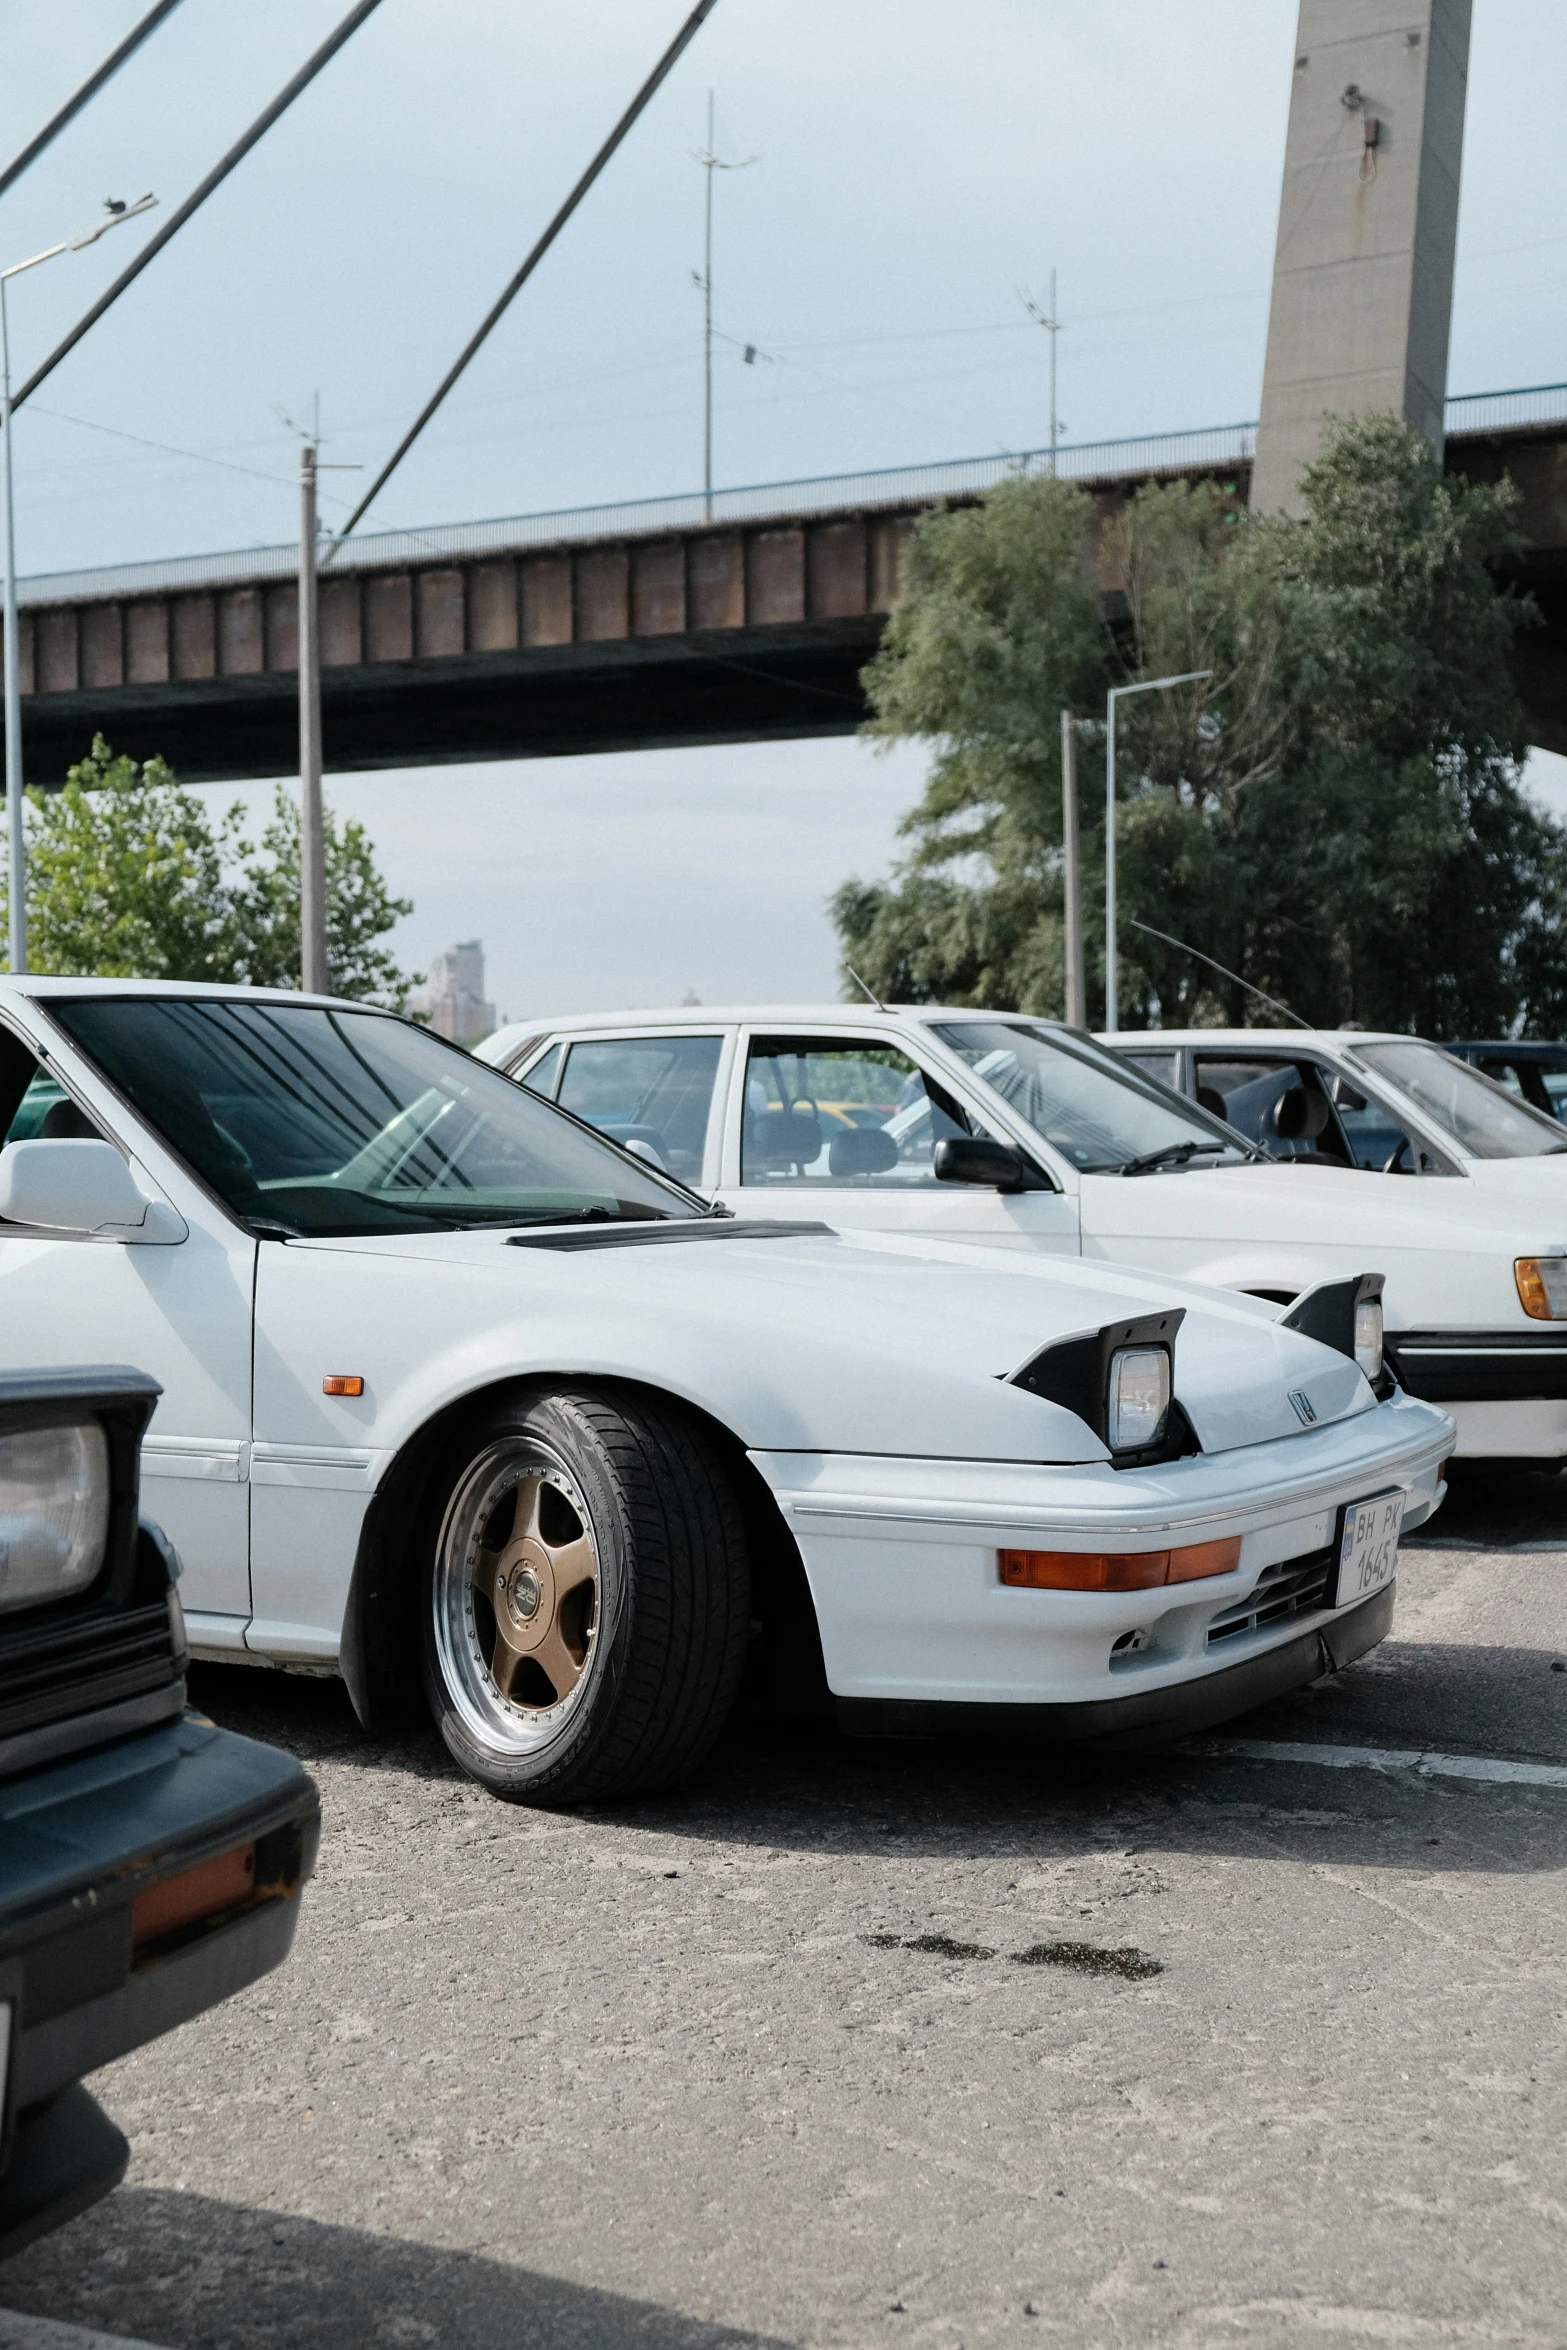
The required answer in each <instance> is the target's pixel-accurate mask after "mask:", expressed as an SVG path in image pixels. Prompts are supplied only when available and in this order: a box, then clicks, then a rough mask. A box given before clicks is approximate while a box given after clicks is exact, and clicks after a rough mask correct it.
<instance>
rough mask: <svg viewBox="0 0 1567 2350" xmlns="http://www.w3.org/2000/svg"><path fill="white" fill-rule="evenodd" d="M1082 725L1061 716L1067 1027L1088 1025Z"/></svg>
mask: <svg viewBox="0 0 1567 2350" xmlns="http://www.w3.org/2000/svg"><path fill="white" fill-rule="evenodd" d="M1080 724H1081V721H1080V720H1079V719H1076V718H1074V717H1073V715H1072V713H1071V711H1070V710H1063V711H1062V713H1061V847H1062V869H1061V879H1062V886H1063V889H1064V891H1065V895H1066V1024H1067V1026H1068V1028H1086V1027H1087V1026H1088V986H1087V979H1086V974H1085V971H1084V966H1083V869H1082V861H1081V856H1080V844H1079V840H1078V829H1077V735H1078V728H1079V726H1080Z"/></svg>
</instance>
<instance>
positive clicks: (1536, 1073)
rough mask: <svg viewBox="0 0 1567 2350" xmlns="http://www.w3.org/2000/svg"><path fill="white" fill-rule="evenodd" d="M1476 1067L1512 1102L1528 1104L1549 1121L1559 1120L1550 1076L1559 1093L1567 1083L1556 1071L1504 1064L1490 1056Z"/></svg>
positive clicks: (1518, 1062)
mask: <svg viewBox="0 0 1567 2350" xmlns="http://www.w3.org/2000/svg"><path fill="white" fill-rule="evenodd" d="M1475 1066H1476V1068H1477V1069H1479V1070H1480V1071H1481V1072H1482V1073H1483V1074H1484V1075H1485V1076H1487V1077H1489V1078H1490V1080H1491V1082H1492V1084H1493V1085H1500V1086H1504V1087H1505V1088H1506V1090H1507V1092H1509V1093H1510V1094H1511V1095H1512V1097H1513V1099H1514V1100H1515V1101H1520V1102H1527V1103H1528V1104H1529V1107H1530V1108H1531V1109H1532V1110H1543V1111H1544V1112H1545V1115H1546V1116H1547V1117H1548V1118H1559V1117H1560V1115H1561V1110H1560V1107H1559V1103H1558V1097H1557V1096H1553V1094H1552V1093H1551V1090H1550V1080H1551V1078H1552V1077H1553V1076H1554V1077H1555V1078H1556V1082H1557V1086H1558V1089H1560V1088H1561V1086H1562V1085H1563V1083H1564V1082H1567V1080H1564V1078H1563V1076H1562V1074H1561V1073H1559V1072H1558V1071H1556V1070H1546V1069H1542V1068H1541V1067H1540V1064H1539V1063H1538V1061H1533V1060H1507V1059H1504V1058H1503V1057H1502V1056H1501V1055H1500V1054H1493V1053H1487V1054H1485V1055H1484V1057H1483V1058H1481V1059H1478V1060H1477V1061H1476V1063H1475Z"/></svg>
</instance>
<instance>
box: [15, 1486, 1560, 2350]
mask: <svg viewBox="0 0 1567 2350" xmlns="http://www.w3.org/2000/svg"><path fill="white" fill-rule="evenodd" d="M193 1694H194V1695H195V1696H196V1697H197V1699H198V1701H199V1702H201V1703H203V1704H204V1705H205V1706H206V1707H207V1708H208V1709H209V1710H210V1711H211V1712H212V1713H213V1714H214V1715H215V1716H216V1717H217V1718H218V1719H219V1720H221V1721H224V1722H226V1723H229V1724H231V1725H232V1726H234V1727H235V1728H238V1729H243V1730H247V1731H251V1732H254V1733H256V1734H259V1735H262V1736H265V1737H268V1738H272V1739H275V1740H277V1741H279V1742H280V1743H282V1744H284V1745H286V1746H289V1747H291V1748H293V1749H294V1750H295V1751H296V1752H298V1753H299V1754H301V1755H302V1756H304V1757H305V1758H306V1759H307V1760H308V1762H309V1763H310V1765H311V1767H312V1769H314V1771H315V1772H316V1774H317V1776H318V1778H319V1780H320V1783H321V1788H322V1794H323V1797H324V1799H325V1808H326V1832H325V1838H324V1842H323V1846H322V1857H321V1867H320V1872H319V1874H318V1876H317V1878H316V1880H315V1882H314V1884H313V1885H312V1886H311V1888H310V1890H309V1893H308V1894H307V1896H306V1905H305V1911H304V1915H303V1918H302V1921H301V1927H300V1934H299V1939H298V1943H297V1945H296V1950H295V1954H294V1957H293V1958H292V1960H291V1961H290V1962H289V1964H288V1965H287V1967H285V1968H284V1969H283V1970H282V1971H281V1972H280V1973H278V1974H277V1975H274V1976H272V1977H270V1978H269V1979H268V1980H266V1981H265V1982H263V1983H261V1984H259V1985H257V1986H256V1987H255V1988H254V1989H253V1990H251V1991H250V1992H248V1993H246V1994H245V1995H243V1996H242V1997H240V1998H239V1999H236V2000H234V2001H232V2002H231V2003H230V2004H229V2005H228V2006H226V2007H224V2008H222V2009H219V2010H218V2011H216V2012H215V2013H213V2014H212V2015H210V2016H207V2017H204V2018H202V2019H200V2020H199V2021H197V2022H196V2023H194V2024H191V2025H188V2026H187V2027H185V2028H184V2029H183V2030H182V2031H181V2032H179V2033H177V2034H176V2035H175V2036H174V2037H173V2038H171V2039H170V2040H167V2041H165V2042H162V2043H160V2044H158V2045H157V2046H155V2047H153V2048H150V2049H147V2050H144V2051H142V2052H141V2053H140V2054H138V2055H136V2056H134V2057H131V2058H128V2059H127V2060H125V2061H124V2062H122V2063H120V2064H118V2065H115V2066H113V2067H111V2068H110V2069H109V2070H107V2071H106V2072H104V2073H103V2074H101V2075H99V2076H98V2077H97V2079H96V2080H95V2082H94V2087H95V2089H96V2091H97V2093H98V2095H99V2096H100V2097H101V2099H102V2100H103V2102H104V2103H105V2104H106V2106H107V2107H108V2109H109V2111H110V2112H111V2113H112V2114H114V2116H115V2117H116V2119H117V2120H118V2121H119V2122H120V2124H121V2126H122V2127H123V2128H124V2129H125V2130H126V2131H127V2133H128V2135H129V2136H130V2138H131V2142H132V2161H131V2170H130V2176H129V2179H128V2181H127V2183H126V2185H125V2186H124V2187H123V2188H121V2189H120V2190H119V2192H118V2193H117V2194H116V2195H115V2196H114V2197H113V2198H112V2199H111V2200H110V2201H109V2202H108V2203H107V2204H104V2205H102V2206H100V2207H99V2208H98V2210H96V2211H95V2212H93V2213H91V2214H88V2215H87V2216H85V2217H84V2218H83V2219H81V2220H79V2221H76V2222H74V2223H73V2224H72V2225H71V2226H70V2227H68V2228H66V2229H64V2230H62V2231H60V2233H58V2234H57V2235H56V2236H54V2237H52V2238H50V2239H48V2240H47V2241H46V2242H44V2243H42V2244H40V2245H38V2246H35V2247H34V2248H33V2249H32V2250H31V2251H30V2252H28V2253H26V2254H24V2255H23V2256H22V2257H21V2258H20V2259H18V2260H17V2261H15V2262H13V2263H12V2264H11V2265H10V2266H9V2267H7V2268H6V2269H4V2270H3V2271H0V2301H3V2302H4V2303H5V2304H6V2308H7V2310H8V2311H10V2312H11V2313H13V2314H12V2315H11V2316H10V2317H9V2318H8V2317H6V2316H5V2315H3V2314H0V2345H4V2350H31V2344H32V2338H33V2329H32V2328H30V2327H28V2326H27V2325H25V2324H24V2322H23V2319H24V2317H25V2316H27V2315H29V2314H37V2315H39V2316H42V2317H45V2318H48V2319H50V2320H53V2321H56V2325H55V2326H53V2327H50V2328H49V2329H48V2330H47V2332H45V2331H42V2330H40V2331H39V2332H38V2335H37V2340H38V2342H39V2344H40V2345H42V2344H43V2343H44V2341H45V2340H47V2341H48V2343H49V2344H50V2345H51V2350H55V2346H58V2350H66V2346H67V2345H68V2344H70V2343H71V2342H72V2340H73V2336H72V2335H70V2334H68V2333H65V2332H63V2331H60V2330H58V2329H59V2328H60V2327H62V2326H70V2327H88V2328H95V2329H101V2330H103V2331H106V2332H109V2333H114V2334H119V2335H131V2336H136V2337H138V2338H139V2339H141V2340H143V2341H146V2342H151V2343H155V2344H163V2345H168V2346H170V2350H176V2346H178V2350H186V2346H188V2350H219V2346H220V2345H221V2346H224V2350H229V2346H232V2350H272V2346H274V2345H277V2346H283V2345H287V2346H289V2350H360V2345H375V2346H380V2345H383V2344H384V2345H389V2346H396V2350H402V2346H405V2345H421V2344H433V2345H439V2346H440V2350H512V2346H513V2345H516V2346H519V2350H520V2346H524V2345H525V2346H526V2350H590V2346H591V2350H720V2346H721V2345H730V2344H733V2345H741V2344H746V2345H753V2344H763V2343H797V2344H809V2345H812V2346H813V2350H815V2346H821V2350H829V2346H837V2345H861V2344H864V2345H876V2346H880V2345H883V2344H888V2345H907V2346H910V2350H912V2346H915V2345H917V2346H919V2350H958V2346H959V2345H964V2344H967V2345H980V2344H985V2345H989V2344H1014V2343H1018V2344H1027V2343H1043V2342H1060V2343H1063V2344H1069V2345H1072V2350H1097V2346H1098V2345H1105V2346H1107V2350H1108V2346H1111V2345H1115V2346H1121V2345H1141V2344H1159V2345H1166V2344H1168V2345H1172V2346H1179V2350H1210V2345H1215V2344H1224V2345H1229V2344H1234V2345H1239V2346H1242V2350H1264V2346H1272V2345H1285V2344H1288V2345H1296V2344H1307V2343H1309V2344H1310V2345H1312V2346H1313V2350H1335V2346H1337V2345H1341V2344H1342V2345H1348V2344H1364V2343H1375V2344H1379V2345H1380V2344H1396V2345H1403V2344H1411V2345H1418V2346H1423V2345H1428V2344H1430V2345H1442V2344H1464V2345H1468V2344H1487V2345H1490V2344H1497V2345H1503V2344H1505V2345H1515V2344H1516V2345H1527V2346H1529V2350H1535V2346H1538V2350H1560V2346H1561V2345H1562V2344H1563V2343H1567V2258H1564V2254H1567V2142H1564V2133H1563V2130H1562V2126H1561V2120H1562V2114H1563V2111H1564V2103H1563V2090H1564V2085H1567V2084H1564V2073H1567V2059H1564V2050H1563V2036H1562V2016H1563V2007H1564V2001H1567V1968H1564V1958H1567V1914H1564V1906H1563V1901H1562V1884H1563V1870H1564V1866H1567V1478H1563V1479H1537V1478H1522V1479H1520V1478H1513V1479H1501V1480H1496V1479H1478V1480H1470V1481H1467V1482H1465V1483H1463V1484H1461V1485H1459V1486H1458V1487H1457V1488H1456V1489H1455V1492H1454V1495H1453V1497H1452V1499H1451V1500H1450V1502H1449V1504H1448V1506H1447V1508H1446V1509H1445V1511H1444V1512H1443V1513H1442V1515H1441V1517H1440V1518H1439V1519H1438V1520H1437V1521H1436V1523H1435V1524H1434V1526H1433V1528H1432V1529H1431V1531H1430V1533H1429V1534H1428V1535H1426V1536H1423V1537H1421V1536H1417V1537H1415V1538H1413V1539H1412V1540H1411V1541H1409V1542H1408V1543H1407V1544H1406V1546H1405V1552H1404V1557H1403V1560H1402V1563H1401V1567H1400V1574H1399V1592H1398V1605H1397V1617H1396V1622H1395V1628H1394V1633H1393V1637H1392V1638H1391V1639H1390V1640H1389V1641H1387V1642H1386V1643H1385V1644H1384V1645H1383V1647H1382V1648H1381V1649H1379V1650H1377V1651H1375V1652H1374V1653H1373V1654H1372V1655H1371V1656H1369V1657H1367V1658H1365V1659H1363V1660H1362V1661H1361V1662H1360V1663H1359V1664H1357V1665H1355V1666H1353V1667H1351V1669H1350V1670H1349V1671H1348V1672H1347V1673H1345V1674H1343V1675H1341V1676H1339V1677H1338V1678H1336V1679H1335V1680H1332V1681H1329V1682H1326V1683H1323V1684H1319V1685H1318V1687H1316V1688H1315V1689H1313V1690H1311V1691H1309V1692H1306V1693H1304V1694H1302V1695H1301V1696H1299V1697H1296V1698H1293V1699H1291V1700H1289V1701H1287V1702H1285V1703H1283V1704H1280V1705H1276V1706H1273V1707H1270V1708H1268V1709H1267V1710H1266V1711H1265V1712H1263V1713H1260V1714H1255V1715H1252V1716H1250V1717H1248V1718H1247V1719H1246V1720H1245V1721H1244V1722H1240V1723H1237V1724H1236V1725H1234V1728H1233V1733H1228V1734H1226V1735H1225V1736H1223V1737H1220V1738H1216V1739H1214V1740H1211V1741H1205V1742H1204V1751H1200V1752H1190V1751H1187V1752H1179V1753H1163V1754H1157V1755H1151V1756H1139V1757H1132V1758H1124V1759H1116V1760H1108V1761H1107V1760H1105V1759H1103V1758H1078V1759H1072V1758H1070V1757H1063V1756H1062V1755H1060V1754H1059V1753H1056V1754H1052V1753H1051V1752H1049V1751H1042V1750H1039V1749H1037V1748H1027V1747H1021V1746H1005V1745H1000V1744H979V1743H973V1742H964V1743H951V1744H948V1743H935V1742H932V1743H920V1744H914V1743H908V1744H902V1743H900V1744H891V1743H888V1744H851V1743H846V1742H842V1741H839V1740H836V1739H832V1738H825V1737H823V1738H817V1739H814V1740H810V1741H799V1740H794V1741H781V1740H778V1739H771V1740H765V1739H764V1740H758V1739H757V1738H755V1737H751V1738H746V1737H742V1736H736V1737H735V1738H734V1739H733V1740H732V1741H731V1742H730V1743H729V1744H728V1745H727V1746H726V1747H725V1748H724V1749H723V1750H722V1751H721V1752H720V1753H719V1754H717V1755H716V1756H715V1757H714V1758H713V1759H712V1760H711V1761H710V1762H709V1763H708V1765H707V1766H706V1767H705V1768H704V1770H703V1771H702V1773H701V1775H700V1777H699V1778H698V1779H697V1780H696V1781H695V1782H694V1783H692V1784H691V1785H690V1786H689V1787H687V1788H685V1789H684V1790H682V1791H681V1792H679V1793H678V1794H676V1795H673V1796H669V1797H666V1798H662V1799H660V1800H659V1801H657V1802H655V1803H650V1804H646V1805H643V1806H640V1807H635V1808H627V1809H624V1810H618V1811H612V1812H611V1811H602V1812H593V1813H583V1814H578V1815H565V1816H560V1815H552V1814H546V1813H537V1812H529V1811H526V1810H521V1809H514V1808H511V1807H508V1806H506V1805H503V1804H499V1803H496V1802H495V1801H493V1800H492V1799H491V1798H490V1797H489V1796H487V1795H484V1794H481V1793H480V1792H479V1791H478V1790H477V1789H476V1788H474V1787H472V1786H470V1785H469V1784H467V1783H466V1782H465V1781H464V1780H462V1779H461V1778H460V1777H459V1776H458V1775H457V1773H456V1772H455V1770H454V1769H453V1768H452V1766H451V1765H450V1764H449V1763H448V1761H447V1760H446V1757H445V1754H444V1751H443V1749H442V1748H441V1747H440V1746H439V1744H438V1743H437V1742H436V1740H435V1739H434V1738H433V1736H430V1735H418V1736H412V1737H406V1738H402V1739H397V1740H383V1739H369V1738H366V1737H365V1736H363V1735H362V1734H361V1733H360V1732H359V1730H358V1729H357V1727H356V1726H355V1724H354V1721H353V1718H352V1715H351V1713H350V1711H349V1708H348V1705H347V1701H346V1698H345V1697H344V1695H343V1692H342V1691H341V1689H340V1688H339V1687H338V1686H337V1685H336V1684H335V1683H331V1682H322V1681H312V1680H306V1679H300V1678H285V1677H284V1676H282V1675H278V1674H272V1673H264V1672H260V1671H254V1670H252V1671H243V1670H233V1669H230V1670H226V1671H220V1670H216V1669H207V1670H204V1671H201V1672H199V1673H198V1674H197V1675H196V1676H195V1679H194V1683H193ZM1281 1748H1282V1749H1286V1750H1288V1751H1286V1752H1284V1753H1280V1752H1279V1751H1277V1750H1278V1749H1281ZM1302 1748H1305V1749H1307V1750H1310V1749H1313V1748H1315V1749H1328V1750H1330V1751H1329V1752H1328V1753H1327V1754H1326V1755H1325V1756H1324V1758H1323V1759H1321V1760H1301V1759H1299V1754H1300V1750H1301V1749H1302ZM1210 1749H1211V1750H1210ZM1366 1749H1374V1750H1378V1751H1379V1752H1381V1753H1387V1752H1396V1753H1400V1754H1404V1755H1419V1756H1421V1757H1422V1758H1424V1759H1423V1761H1422V1762H1421V1763H1420V1764H1418V1765H1416V1764H1412V1763H1408V1762H1406V1763H1403V1764H1399V1765H1397V1766H1394V1767H1370V1766H1368V1765H1367V1764H1366V1763H1365V1762H1363V1761H1356V1762H1355V1763H1354V1764H1353V1766H1352V1767H1349V1768H1334V1767H1330V1766H1331V1764H1332V1762H1333V1761H1334V1759H1335V1756H1336V1757H1337V1759H1338V1760H1340V1761H1342V1759H1343V1757H1344V1755H1345V1753H1346V1752H1347V1751H1348V1750H1366ZM1479 1765H1485V1766H1487V1767H1489V1766H1492V1765H1495V1766H1498V1767H1499V1768H1500V1774H1501V1775H1499V1776H1492V1777H1479V1778H1476V1777H1463V1776H1459V1777H1454V1776H1449V1775H1444V1773H1445V1772H1447V1771H1448V1770H1450V1769H1452V1768H1460V1769H1464V1770H1473V1769H1474V1768H1476V1767H1478V1766H1479ZM1540 1765H1545V1766H1548V1768H1547V1770H1546V1772H1545V1774H1544V1776H1543V1777H1541V1776H1540V1775H1539V1774H1538V1771H1537V1766H1540ZM1520 1770H1521V1773H1522V1775H1519V1776H1509V1775H1508V1774H1509V1772H1518V1771H1520ZM1531 1771H1535V1774H1536V1775H1535V1776H1534V1777H1533V1778H1531V1777H1530V1775H1529V1774H1530V1772H1531ZM1553 1771H1554V1774H1555V1777H1556V1779H1557V1782H1558V1783H1555V1784H1553V1783H1551V1782H1552V1775H1553Z"/></svg>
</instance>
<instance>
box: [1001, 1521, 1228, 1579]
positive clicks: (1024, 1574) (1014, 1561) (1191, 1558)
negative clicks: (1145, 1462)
mask: <svg viewBox="0 0 1567 2350" xmlns="http://www.w3.org/2000/svg"><path fill="white" fill-rule="evenodd" d="M1240 1563H1241V1541H1240V1536H1239V1535H1238V1534H1231V1535H1228V1536H1226V1538H1225V1540H1224V1541H1222V1542H1188V1543H1187V1544H1186V1545H1185V1546H1184V1548H1182V1549H1180V1550H1132V1551H1102V1550H1004V1551H1003V1552H1002V1553H1001V1580H1002V1582H1003V1583H1009V1584H1011V1585H1012V1586H1013V1587H1014V1589H1017V1590H1026V1591H1152V1590H1154V1589H1156V1588H1158V1587H1159V1586H1160V1585H1162V1584H1165V1583H1198V1582H1200V1581H1201V1580H1202V1579H1203V1577H1204V1576H1205V1575H1233V1574H1234V1572H1235V1570H1236V1568H1237V1567H1238V1566H1239V1565H1240Z"/></svg>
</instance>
